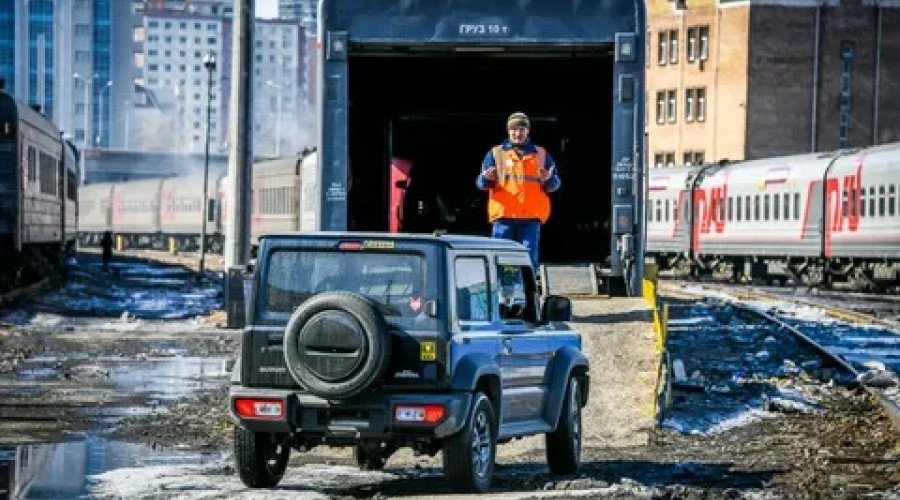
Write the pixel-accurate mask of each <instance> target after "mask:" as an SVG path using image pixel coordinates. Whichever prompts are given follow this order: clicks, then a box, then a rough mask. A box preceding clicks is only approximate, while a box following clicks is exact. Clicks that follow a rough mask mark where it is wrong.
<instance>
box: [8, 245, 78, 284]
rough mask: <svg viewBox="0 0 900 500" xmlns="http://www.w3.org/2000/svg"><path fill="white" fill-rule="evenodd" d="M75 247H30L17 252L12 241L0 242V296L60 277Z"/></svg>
mask: <svg viewBox="0 0 900 500" xmlns="http://www.w3.org/2000/svg"><path fill="white" fill-rule="evenodd" d="M72 250H73V248H72V246H70V245H67V246H65V247H64V246H63V245H61V244H60V243H44V244H33V245H28V246H26V247H25V248H23V249H22V250H21V251H20V250H17V249H16V247H15V245H14V244H13V242H12V241H11V240H9V239H4V240H3V241H0V262H3V266H0V293H6V292H9V291H11V290H15V289H17V288H21V287H24V286H28V285H31V284H34V283H37V282H39V281H41V280H42V279H44V278H47V277H54V276H60V275H61V274H62V271H63V269H64V264H65V260H66V257H67V256H68V255H70V253H71V251H72Z"/></svg>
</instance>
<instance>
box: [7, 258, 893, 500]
mask: <svg viewBox="0 0 900 500" xmlns="http://www.w3.org/2000/svg"><path fill="white" fill-rule="evenodd" d="M91 262H92V261H91V260H90V258H89V257H85V258H84V260H83V261H82V264H83V265H82V266H81V268H82V269H83V270H85V274H84V276H83V277H82V278H81V280H82V281H79V282H77V286H75V287H74V288H70V289H68V291H66V292H65V295H64V296H62V297H54V296H53V295H52V294H51V296H49V297H44V298H41V299H39V300H36V301H34V302H30V303H26V304H22V305H21V307H20V308H19V309H17V310H15V311H12V312H7V314H6V315H5V316H4V317H3V319H2V321H3V322H4V324H3V325H2V327H0V442H2V443H4V444H7V445H22V443H25V442H29V441H48V440H49V441H59V440H63V439H66V436H67V435H69V434H70V431H72V430H80V431H85V432H94V433H98V432H99V433H101V435H102V436H104V438H106V439H111V440H116V441H120V442H126V443H139V444H145V445H147V446H146V448H141V449H144V450H193V451H195V452H201V454H200V455H198V456H200V457H205V458H203V459H202V460H200V459H198V462H197V463H195V464H194V465H190V466H184V467H183V468H181V466H176V465H173V464H171V463H170V464H169V465H168V466H166V467H165V468H164V469H157V468H153V467H151V466H149V465H146V464H145V465H143V466H140V467H137V468H135V469H123V470H121V471H117V470H109V471H105V472H104V471H99V473H98V474H97V475H96V476H93V479H91V480H90V481H89V482H88V486H87V487H86V488H87V490H86V491H87V493H86V495H87V496H86V498H147V499H151V498H153V499H155V498H185V499H188V498H251V497H252V498H263V499H275V498H325V497H331V498H373V497H377V498H385V497H411V498H425V497H428V498H430V499H433V498H434V497H435V496H441V497H447V498H450V496H449V495H448V492H449V488H448V486H447V484H446V483H445V481H444V480H443V478H442V477H441V471H440V469H439V466H440V456H438V457H434V458H432V457H415V456H413V455H412V454H411V453H406V452H401V453H398V454H397V455H395V456H394V457H392V459H391V460H390V461H389V463H388V466H387V469H386V470H385V471H384V472H383V473H382V472H374V473H373V472H361V471H356V469H355V468H353V467H351V466H352V460H351V456H350V453H349V452H348V451H346V450H332V449H318V448H317V449H314V450H313V451H312V452H310V453H306V454H299V453H294V454H293V455H292V461H291V466H290V468H289V470H288V473H287V476H286V478H285V480H284V482H283V483H282V485H281V489H279V490H275V491H271V492H258V493H254V494H253V495H250V493H249V492H247V491H246V490H245V489H244V488H243V487H242V486H241V485H240V484H239V482H238V481H237V479H236V474H235V473H234V470H233V468H232V466H231V459H230V456H229V453H230V446H231V440H230V432H231V424H230V422H229V420H228V417H227V414H226V406H225V404H226V403H225V394H226V393H225V386H226V384H227V379H228V371H229V370H230V366H231V362H232V361H233V360H234V359H235V356H236V355H237V349H238V340H239V337H240V333H239V332H238V331H234V330H227V329H223V328H219V327H217V326H216V323H217V322H218V321H219V320H220V319H221V316H220V315H216V314H212V315H210V314H209V311H208V310H207V311H206V312H205V313H198V314H194V311H195V309H192V304H194V303H195V301H201V302H202V300H203V297H207V296H210V297H213V298H215V291H216V289H217V287H218V284H216V283H203V282H201V283H199V284H197V283H196V280H194V279H181V278H178V279H176V280H175V281H170V280H172V279H175V278H172V275H170V274H167V273H166V272H163V271H153V272H152V273H150V276H152V277H153V279H149V278H147V277H146V275H144V277H143V278H140V279H137V278H134V275H133V274H130V272H129V271H126V269H133V268H127V267H123V268H122V269H123V271H122V272H121V273H119V274H115V273H113V274H111V275H101V274H96V273H94V271H91V269H93V268H92V264H91ZM135 280H137V282H138V283H139V285H136V284H135V283H136V282H135ZM129 287H132V288H129ZM97 289H101V290H106V292H105V296H106V299H105V301H101V302H99V303H94V304H90V303H85V304H82V305H81V306H78V307H73V305H72V304H75V303H77V301H75V302H73V299H76V298H78V297H80V295H79V294H81V293H85V294H87V292H85V290H90V291H91V293H94V292H95V291H96V290H97ZM118 290H129V293H132V295H131V296H130V297H132V298H131V299H129V300H130V301H131V302H129V304H132V305H134V306H135V308H134V309H132V310H127V311H122V307H121V305H122V303H123V300H124V299H123V298H122V297H121V296H119V295H118V294H117V293H118V292H117V291H118ZM134 293H137V294H138V296H140V297H142V298H141V299H140V300H134ZM172 293H176V294H177V298H172V297H171V296H170V295H168V294H172ZM198 303H200V302H198ZM141 308H143V309H141ZM104 310H106V313H107V314H103V311H104ZM158 310H165V311H167V312H168V314H170V315H174V316H176V319H160V318H158V317H156V315H157V314H156V311H158ZM66 311H68V312H66ZM148 311H149V312H148ZM126 313H127V314H126ZM175 313H184V314H181V315H179V314H175ZM575 313H576V316H577V317H576V319H575V321H574V323H575V325H576V326H577V328H578V329H579V330H581V331H582V333H583V334H584V344H585V352H586V353H587V354H588V357H589V358H590V360H591V363H592V366H591V391H590V394H591V399H590V404H589V406H588V408H587V409H586V411H585V414H584V418H585V431H586V439H585V450H584V456H583V458H584V461H585V464H584V467H583V469H582V471H581V472H580V473H579V474H578V475H577V476H574V477H554V476H551V475H549V474H548V471H547V468H546V465H545V461H544V449H543V440H542V439H539V438H530V439H523V440H518V441H514V442H512V443H509V444H506V445H503V446H501V448H500V454H499V457H498V462H499V466H498V468H497V475H496V480H495V487H494V491H495V492H496V493H497V494H500V495H504V496H505V497H511V498H535V497H559V496H561V497H564V498H575V497H579V498H583V497H590V498H620V499H625V498H648V499H649V498H698V499H699V498H703V499H719V498H721V499H731V498H802V499H807V498H808V499H813V498H815V499H831V498H834V499H838V498H841V499H843V498H859V497H860V496H861V495H863V494H866V495H868V496H866V498H876V499H877V498H900V488H898V486H897V485H898V484H900V446H898V436H897V434H896V433H895V432H894V431H893V430H892V429H891V427H890V426H889V423H888V422H887V420H886V419H885V418H884V417H882V416H881V414H880V413H879V411H878V409H877V408H876V407H874V406H873V405H871V404H870V403H869V401H868V400H867V399H866V397H865V396H864V395H863V394H862V393H861V392H858V391H855V390H853V389H837V390H835V391H834V392H833V394H832V396H831V397H830V398H829V399H828V400H827V401H825V403H824V404H823V407H824V411H823V412H821V413H815V414H794V415H778V416H776V415H771V418H761V419H759V420H757V421H755V422H752V423H749V424H747V425H743V426H737V427H735V428H733V429H731V430H726V431H724V432H721V433H718V434H712V435H708V434H697V435H692V434H682V433H679V432H675V431H673V430H660V429H657V428H656V427H655V420H654V416H653V415H652V411H651V408H652V400H653V397H654V395H653V392H652V391H653V385H654V381H655V377H656V357H655V354H654V351H653V349H652V347H648V346H652V341H653V339H652V334H651V333H650V331H649V329H648V328H647V324H646V320H647V314H648V312H647V310H646V307H645V306H644V305H643V303H642V302H640V301H639V300H634V299H630V300H620V299H617V300H610V299H596V300H578V301H576V303H575ZM142 315H144V316H146V317H141V316H142ZM211 318H212V319H211ZM215 318H219V319H215ZM147 453H149V451H148V452H147ZM142 474H143V475H142ZM135 477H137V478H140V479H139V480H137V481H136V480H135V479H134V478H135ZM489 496H495V495H489ZM64 498H68V497H64ZM71 498H82V497H75V496H73V497H71Z"/></svg>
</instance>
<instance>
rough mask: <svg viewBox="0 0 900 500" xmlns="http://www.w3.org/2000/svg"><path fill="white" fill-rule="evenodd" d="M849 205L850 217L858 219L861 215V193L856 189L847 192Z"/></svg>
mask: <svg viewBox="0 0 900 500" xmlns="http://www.w3.org/2000/svg"><path fill="white" fill-rule="evenodd" d="M847 197H848V199H847V203H848V204H849V205H850V207H849V208H848V210H850V217H854V218H855V217H857V214H858V213H859V191H858V190H856V189H851V190H849V191H847Z"/></svg>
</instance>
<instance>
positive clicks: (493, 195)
mask: <svg viewBox="0 0 900 500" xmlns="http://www.w3.org/2000/svg"><path fill="white" fill-rule="evenodd" d="M506 130H507V133H508V137H507V139H505V140H504V141H503V143H501V144H499V145H496V146H494V147H492V148H491V149H490V151H488V152H487V155H485V157H484V160H483V161H482V162H481V173H480V174H479V175H478V179H477V180H476V181H475V183H476V185H477V186H478V188H479V189H481V190H483V191H487V193H488V209H487V211H488V222H489V223H491V225H492V227H491V236H492V237H494V238H506V239H510V240H514V241H518V242H519V243H521V244H523V245H525V247H527V248H528V252H529V255H530V256H531V264H532V266H534V269H535V270H537V268H538V265H539V263H540V255H539V252H540V248H539V247H540V236H541V226H542V225H543V224H545V223H546V222H547V220H548V219H549V218H550V197H549V196H548V194H549V193H552V192H554V191H556V190H557V189H559V186H560V184H561V183H562V181H561V180H560V178H559V172H558V169H557V167H556V163H555V162H554V161H553V157H551V156H550V154H549V153H548V152H547V150H546V149H544V148H543V147H541V146H538V145H537V144H535V143H534V142H533V141H532V140H531V139H530V138H529V136H528V135H529V132H530V130H531V122H530V120H529V119H528V116H527V115H526V114H525V113H519V112H516V113H513V114H511V115H510V116H509V118H508V119H507V121H506Z"/></svg>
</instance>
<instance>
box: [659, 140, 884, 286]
mask: <svg viewBox="0 0 900 500" xmlns="http://www.w3.org/2000/svg"><path fill="white" fill-rule="evenodd" d="M898 172H900V143H895V144H888V145H883V146H876V147H871V148H865V149H859V150H844V151H836V152H830V153H821V154H819V153H816V154H802V155H793V156H784V157H777V158H767V159H761V160H752V161H743V162H736V163H732V164H722V165H719V164H716V165H706V166H702V167H689V168H677V169H654V170H653V171H652V172H651V174H650V180H649V196H648V205H647V249H648V253H647V254H648V256H650V257H653V258H654V259H655V260H656V262H657V264H658V265H659V266H660V267H661V268H662V269H670V268H682V269H689V270H690V272H691V273H692V274H693V275H695V276H702V275H709V274H712V273H714V272H729V271H730V272H731V274H732V277H733V278H734V279H736V280H748V279H753V280H763V281H772V280H775V281H781V282H784V281H787V280H792V281H794V282H797V283H804V284H807V285H826V286H827V285H831V284H833V283H835V282H847V283H850V284H852V285H853V286H854V287H857V288H862V289H885V288H890V287H895V286H898V285H900V198H898V188H900V176H898Z"/></svg>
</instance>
